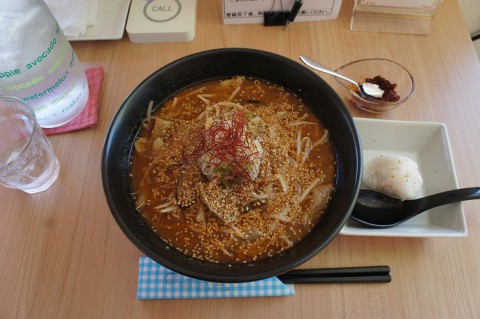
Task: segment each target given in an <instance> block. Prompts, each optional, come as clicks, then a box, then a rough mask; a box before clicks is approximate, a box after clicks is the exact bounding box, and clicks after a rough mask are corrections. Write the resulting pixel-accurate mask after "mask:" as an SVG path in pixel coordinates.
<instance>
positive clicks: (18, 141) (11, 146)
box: [0, 96, 60, 194]
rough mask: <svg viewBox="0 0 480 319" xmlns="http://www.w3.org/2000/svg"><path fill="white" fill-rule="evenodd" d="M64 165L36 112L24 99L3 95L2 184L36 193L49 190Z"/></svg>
mask: <svg viewBox="0 0 480 319" xmlns="http://www.w3.org/2000/svg"><path fill="white" fill-rule="evenodd" d="M59 169H60V165H59V163H58V160H57V157H56V156H55V154H54V152H53V149H52V145H51V144H50V141H49V140H48V139H47V137H46V136H45V134H44V133H43V131H42V128H41V127H40V126H39V124H38V122H37V120H36V117H35V113H34V111H33V110H32V108H30V106H28V105H27V104H25V103H24V102H23V101H22V100H20V99H18V98H15V97H5V96H0V184H2V185H3V186H5V187H8V188H16V189H20V190H22V191H24V192H26V193H29V194H33V193H38V192H42V191H44V190H46V189H47V188H49V187H50V186H51V185H52V184H53V183H54V182H55V181H56V180H57V177H58V173H59Z"/></svg>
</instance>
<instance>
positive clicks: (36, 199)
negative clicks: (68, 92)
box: [0, 0, 480, 319]
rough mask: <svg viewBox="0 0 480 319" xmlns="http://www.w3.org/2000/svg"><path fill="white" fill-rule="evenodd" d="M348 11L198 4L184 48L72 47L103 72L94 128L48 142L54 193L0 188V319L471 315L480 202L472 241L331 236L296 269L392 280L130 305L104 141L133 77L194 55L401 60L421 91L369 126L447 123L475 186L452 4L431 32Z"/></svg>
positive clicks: (131, 264) (472, 67)
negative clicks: (367, 20)
mask: <svg viewBox="0 0 480 319" xmlns="http://www.w3.org/2000/svg"><path fill="white" fill-rule="evenodd" d="M352 6H353V1H352V0H344V2H343V4H342V9H341V12H340V15H339V17H338V19H336V20H331V21H320V22H305V23H294V24H293V25H292V26H291V28H290V30H289V31H288V32H286V31H284V30H283V29H281V28H276V27H272V28H265V27H263V26H261V25H223V21H222V9H221V1H220V0H209V1H199V5H198V15H197V29H196V37H195V39H194V40H193V41H192V42H188V43H154V44H133V43H131V42H130V41H129V39H128V37H127V36H125V37H124V38H123V39H122V40H118V41H96V42H94V41H91V42H74V43H73V46H74V49H75V51H76V53H77V55H78V56H79V58H80V60H81V61H82V62H83V64H84V65H85V67H96V66H103V68H104V70H105V79H104V83H103V87H102V91H101V94H100V101H99V121H98V125H97V127H95V128H91V129H87V130H83V131H78V132H73V133H68V134H63V135H56V136H52V137H51V141H52V143H53V146H54V149H55V151H56V154H57V155H58V158H59V160H60V163H61V173H60V177H59V179H58V181H57V182H56V183H55V184H54V186H53V187H52V188H51V189H49V190H47V191H45V192H43V193H40V194H37V195H33V196H32V195H27V194H24V193H22V192H20V191H16V190H10V189H5V188H2V189H1V190H0V203H1V204H0V205H1V213H0V256H1V260H0V318H150V317H151V318H189V317H192V318H218V319H223V318H231V319H234V318H316V317H320V316H322V317H325V318H332V317H339V318H350V317H352V318H479V317H480V302H479V300H480V288H479V283H480V250H479V239H480V214H479V211H480V202H479V201H471V202H466V203H464V204H463V206H464V210H465V214H466V218H467V222H468V228H469V234H468V237H464V238H423V239H421V238H381V237H355V236H337V237H336V238H335V239H334V241H333V242H332V243H331V244H330V245H329V246H328V247H327V248H326V249H325V250H324V251H322V252H321V253H320V254H319V255H317V256H316V257H314V258H313V259H311V260H310V261H309V262H307V263H306V264H304V265H303V266H302V267H311V268H313V267H338V266H360V265H381V264H388V265H390V266H391V269H392V272H391V273H392V276H393V281H392V282H391V283H389V284H332V285H306V286H297V287H296V295H295V296H294V297H272V298H239V299H222V300H218V299H196V300H181V301H174V300H152V301H139V300H137V299H136V289H137V279H138V260H139V257H140V256H142V253H141V252H140V251H139V250H138V249H137V248H136V247H135V246H134V245H133V244H132V243H131V242H130V241H129V240H128V239H127V238H126V237H125V236H124V234H123V233H122V232H121V230H120V228H119V227H118V226H117V224H116V223H115V221H114V219H113V218H112V215H111V214H110V211H109V209H108V207H107V203H106V200H105V197H104V194H103V188H102V181H101V169H100V161H101V154H102V146H103V140H104V137H105V133H106V131H107V128H108V125H109V123H110V121H111V119H112V118H113V116H114V114H115V112H116V111H117V109H118V108H119V106H120V104H121V103H122V101H123V100H124V99H125V97H126V96H127V95H128V93H129V92H130V91H131V90H132V89H133V88H134V87H135V86H136V85H137V84H138V83H139V82H140V81H142V80H143V79H144V78H145V77H146V76H148V75H149V74H150V73H152V72H153V71H155V70H157V69H158V68H160V67H162V66H163V65H165V64H167V63H169V62H171V61H173V60H175V59H177V58H180V57H183V56H185V55H188V54H191V53H195V52H198V51H202V50H206V49H212V48H222V47H247V48H256V49H262V50H268V51H272V52H275V53H278V54H281V55H284V56H287V57H289V58H292V59H295V60H296V59H297V57H298V56H299V55H300V54H304V55H307V56H311V57H314V58H318V59H319V60H321V61H322V62H323V63H324V64H326V65H328V66H330V67H338V66H340V65H342V64H344V63H346V62H349V61H352V60H355V59H359V58H366V57H384V58H389V59H393V60H395V61H398V62H399V63H401V64H403V65H405V66H406V67H407V68H408V69H410V70H411V71H412V73H413V74H414V77H415V79H416V81H417V92H416V94H415V96H414V97H413V98H412V99H411V100H410V101H409V102H408V103H407V104H406V105H405V106H404V107H401V108H398V109H395V110H393V111H391V112H389V113H386V114H383V115H381V116H378V118H384V119H398V120H415V121H434V122H444V123H446V125H447V128H448V131H449V135H450V141H451V145H452V149H453V155H454V161H455V165H456V170H457V175H458V180H459V184H460V187H468V186H478V185H480V165H479V160H480V147H479V146H478V141H479V138H480V125H479V123H480V64H479V61H478V58H477V56H476V55H475V52H474V49H473V46H472V43H471V41H470V38H469V35H468V31H467V28H466V26H465V24H464V21H463V18H462V16H461V13H460V10H459V6H458V4H457V2H456V1H455V0H445V1H444V2H443V4H442V5H441V6H440V8H439V10H438V12H437V14H436V16H435V18H434V20H433V27H432V31H431V34H430V35H429V36H419V35H402V34H385V33H367V32H351V31H349V22H350V17H351V12H352ZM324 78H325V79H326V80H327V81H328V82H329V83H333V82H332V81H334V80H333V79H332V78H331V77H328V76H325V77H324ZM350 110H351V112H352V114H353V115H354V116H358V117H375V116H372V115H370V114H367V113H362V112H360V111H358V110H357V109H354V108H353V107H350Z"/></svg>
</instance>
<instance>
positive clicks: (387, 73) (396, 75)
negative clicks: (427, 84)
mask: <svg viewBox="0 0 480 319" xmlns="http://www.w3.org/2000/svg"><path fill="white" fill-rule="evenodd" d="M335 72H338V73H340V74H342V75H345V76H346V77H348V78H350V79H352V80H354V81H357V82H358V83H359V84H362V83H364V82H365V79H366V78H373V77H375V76H377V75H380V76H382V77H383V78H385V79H387V80H388V81H390V83H392V84H397V87H396V88H395V91H396V92H397V94H398V95H399V96H400V100H398V101H396V102H387V101H383V100H382V99H376V98H364V97H363V96H361V95H360V93H359V92H357V90H356V88H355V87H353V86H352V85H351V84H350V83H348V82H345V81H343V80H341V79H338V78H336V80H337V82H338V83H339V84H340V86H341V87H342V89H344V90H345V91H346V93H347V97H348V99H349V100H351V101H352V102H353V103H354V104H355V105H356V106H357V107H358V108H360V109H362V110H364V111H367V112H370V113H383V112H386V111H389V110H391V109H394V108H396V107H397V106H399V105H401V104H403V103H405V102H406V101H407V100H408V99H409V98H410V96H411V95H412V94H413V92H414V91H415V81H414V79H413V76H412V75H411V74H410V72H409V71H408V70H407V69H405V68H404V67H403V66H402V65H400V64H398V63H397V62H394V61H391V60H388V59H380V58H375V59H363V60H358V61H353V62H350V63H347V64H345V65H343V66H341V67H339V68H338V69H336V70H335Z"/></svg>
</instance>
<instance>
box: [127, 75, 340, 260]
mask: <svg viewBox="0 0 480 319" xmlns="http://www.w3.org/2000/svg"><path fill="white" fill-rule="evenodd" d="M152 105H153V102H151V104H150V105H149V111H148V114H147V118H146V120H145V122H144V123H143V126H142V128H141V130H140V132H139V134H138V136H137V138H136V140H135V147H134V150H133V152H132V157H131V164H130V175H131V184H132V189H133V195H132V196H133V197H134V199H135V203H136V206H137V211H138V212H139V213H140V214H141V216H142V217H143V218H144V219H145V220H146V221H147V223H148V224H149V225H150V226H151V227H152V229H153V231H154V232H155V233H156V234H157V235H158V236H159V237H160V238H162V239H163V240H164V241H165V242H167V243H168V244H169V245H171V246H172V247H174V248H176V249H178V250H179V251H181V252H183V253H185V254H186V255H189V256H192V257H194V258H198V259H202V260H206V261H211V262H217V263H247V262H253V261H256V260H259V259H262V258H265V257H268V256H273V255H275V254H278V253H279V252H281V251H283V250H285V249H288V248H289V247H292V246H293V245H295V244H296V243H298V242H299V241H300V240H301V239H302V238H303V237H305V235H306V234H308V232H310V231H311V229H312V228H313V227H314V226H315V225H316V224H317V223H318V222H319V221H320V219H321V217H322V214H323V212H324V211H325V209H326V207H327V205H328V201H329V199H330V196H331V194H332V191H333V189H334V181H335V170H336V167H335V166H336V163H335V154H334V150H333V145H332V143H331V141H330V139H329V131H328V129H327V128H326V127H325V126H324V124H323V123H321V121H319V119H318V118H317V117H316V116H315V115H314V114H313V112H312V111H311V110H310V109H309V107H308V106H307V105H305V104H304V103H303V101H302V100H300V99H299V98H297V97H296V96H294V95H293V94H291V93H290V92H288V91H287V90H285V89H284V88H283V87H280V86H278V85H275V84H272V83H268V82H265V81H263V80H259V79H251V78H245V77H235V78H232V79H226V80H212V81H208V82H203V83H199V84H197V85H194V86H192V87H189V88H187V89H185V90H183V91H181V92H180V93H179V94H177V95H176V96H175V97H173V98H172V99H171V100H169V101H168V102H167V103H165V105H163V106H162V107H160V108H159V109H158V111H156V112H153V113H151V112H150V111H151V107H152ZM320 222H321V221H320Z"/></svg>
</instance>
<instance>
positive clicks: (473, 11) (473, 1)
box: [458, 0, 480, 35]
mask: <svg viewBox="0 0 480 319" xmlns="http://www.w3.org/2000/svg"><path fill="white" fill-rule="evenodd" d="M458 2H459V4H460V8H462V12H463V16H464V17H465V21H466V22H467V26H468V30H469V31H470V34H472V35H474V34H477V33H480V0H458Z"/></svg>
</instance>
